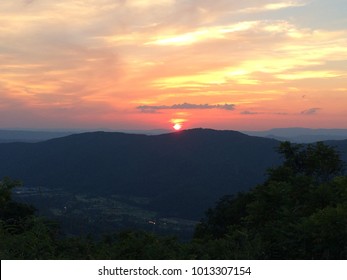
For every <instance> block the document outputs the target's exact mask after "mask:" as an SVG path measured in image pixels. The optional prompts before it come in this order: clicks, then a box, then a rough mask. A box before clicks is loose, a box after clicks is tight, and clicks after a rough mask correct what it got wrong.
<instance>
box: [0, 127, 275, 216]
mask: <svg viewBox="0 0 347 280" xmlns="http://www.w3.org/2000/svg"><path fill="white" fill-rule="evenodd" d="M277 145H278V142H277V141H275V140H271V139H265V138H259V137H250V136H247V135H244V134H242V133H239V132H235V131H215V130H209V129H192V130H187V131H181V132H178V133H170V134H162V135H157V136H146V135H135V134H124V133H110V132H94V133H82V134H75V135H70V136H67V137H62V138H57V139H53V140H49V141H45V142H40V143H3V144H0V154H1V158H2V160H1V162H0V176H11V177H13V178H20V179H21V180H22V181H23V182H24V183H25V185H26V186H31V187H33V186H43V187H48V188H62V189H64V190H65V191H69V192H71V193H87V194H93V195H104V196H105V195H114V194H117V195H127V196H136V197H146V198H150V201H151V202H150V203H149V205H148V207H149V208H151V209H155V210H156V211H161V212H164V213H166V214H167V215H171V216H178V217H184V218H187V217H194V218H199V217H201V215H202V214H203V212H204V211H205V210H206V209H207V208H208V207H210V206H212V205H213V203H214V202H215V201H216V199H218V198H219V197H220V196H222V195H224V194H231V193H235V192H238V191H241V190H247V189H249V188H250V187H252V186H254V185H255V184H257V183H260V182H262V180H263V178H264V175H265V171H266V169H267V168H268V167H271V166H273V165H275V164H276V163H278V162H279V158H278V155H277V154H276V152H275V147H276V146H277Z"/></svg>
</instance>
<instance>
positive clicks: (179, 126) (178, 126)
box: [173, 123, 182, 131]
mask: <svg viewBox="0 0 347 280" xmlns="http://www.w3.org/2000/svg"><path fill="white" fill-rule="evenodd" d="M173 128H174V129H175V130H177V131H178V130H181V128H182V125H181V124H179V123H176V124H175V125H174V126H173Z"/></svg>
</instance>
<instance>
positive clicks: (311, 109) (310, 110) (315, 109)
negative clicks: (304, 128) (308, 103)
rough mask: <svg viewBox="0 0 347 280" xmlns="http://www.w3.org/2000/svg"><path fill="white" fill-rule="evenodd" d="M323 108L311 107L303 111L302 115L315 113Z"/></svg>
mask: <svg viewBox="0 0 347 280" xmlns="http://www.w3.org/2000/svg"><path fill="white" fill-rule="evenodd" d="M320 110H322V109H321V108H310V109H307V110H304V111H302V112H301V115H314V114H317V113H318V111H320Z"/></svg>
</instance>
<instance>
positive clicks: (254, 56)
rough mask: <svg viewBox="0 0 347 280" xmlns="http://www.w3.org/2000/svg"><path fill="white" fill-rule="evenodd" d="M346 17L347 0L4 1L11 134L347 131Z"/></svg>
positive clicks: (6, 122) (4, 95)
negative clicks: (284, 129)
mask: <svg viewBox="0 0 347 280" xmlns="http://www.w3.org/2000/svg"><path fill="white" fill-rule="evenodd" d="M342 11H346V1H342V0H331V1H326V0H291V1H289V0H281V1H274V0H261V1H230V0H216V1H206V0H196V1H173V0H159V1H150V0H127V1H120V0H119V1H115V0H102V1H100V0H88V1H68V0H61V1H54V0H45V1H37V0H18V1H0V21H1V27H0V30H1V32H0V42H1V48H0V64H1V65H0V68H1V71H0V128H11V127H12V128H13V127H21V128H50V129H55V128H59V129H60V128H64V129H65V128H82V129H94V128H99V127H104V128H109V129H114V130H131V129H134V130H141V129H156V128H165V127H167V126H168V124H169V125H171V126H173V128H174V129H175V130H180V129H181V128H182V126H184V128H185V129H187V128H192V127H209V128H214V129H233V130H261V129H270V128H273V127H296V126H303V127H310V128H321V127H322V126H323V127H325V128H345V127H346V123H347V114H346V104H347V86H346V79H347V63H345V62H346V61H347V25H346V21H345V19H346V12H342ZM323 14H324V16H325V18H324V20H322V17H321V15H323ZM61 15H64V16H61ZM71 19H72V20H71ZM173 19H180V20H177V21H176V20H173ZM186 119H189V124H187V123H186Z"/></svg>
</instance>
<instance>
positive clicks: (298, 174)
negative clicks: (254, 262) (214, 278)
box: [195, 142, 347, 259]
mask: <svg viewBox="0 0 347 280" xmlns="http://www.w3.org/2000/svg"><path fill="white" fill-rule="evenodd" d="M279 152H280V153H281V154H282V155H283V156H284V162H283V164H282V165H281V166H279V167H277V168H274V169H271V170H269V177H268V179H267V180H266V182H265V183H264V184H262V185H258V186H257V187H255V188H254V189H252V190H251V191H250V192H248V193H247V194H239V195H238V196H236V197H225V198H223V199H222V200H221V201H220V202H219V203H218V204H217V206H216V207H215V208H214V209H210V210H209V211H208V212H207V215H206V218H205V219H204V220H202V222H201V223H200V224H199V225H198V226H197V229H196V233H195V238H196V239H197V240H205V241H206V242H207V243H208V244H209V246H208V247H207V255H210V256H213V257H216V256H215V253H214V250H213V249H211V248H213V247H214V246H215V247H216V248H217V247H218V248H220V251H219V256H225V257H227V258H233V259H245V258H249V259H344V258H346V257H347V177H346V176H342V174H343V163H342V161H341V160H340V158H339V156H338V153H337V152H336V151H335V150H334V149H333V148H332V147H329V146H326V145H325V144H323V143H317V144H310V145H307V146H303V145H293V144H291V143H289V142H284V143H282V145H281V146H280V147H279ZM213 244H214V245H213ZM221 244H224V245H223V246H221ZM223 248H224V249H223Z"/></svg>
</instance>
